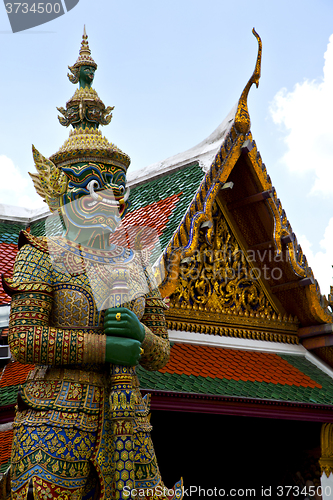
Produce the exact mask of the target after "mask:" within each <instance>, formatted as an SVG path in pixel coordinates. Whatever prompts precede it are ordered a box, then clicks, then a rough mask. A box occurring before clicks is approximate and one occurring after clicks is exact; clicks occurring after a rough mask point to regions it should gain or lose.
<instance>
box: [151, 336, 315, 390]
mask: <svg viewBox="0 0 333 500" xmlns="http://www.w3.org/2000/svg"><path fill="white" fill-rule="evenodd" d="M195 352H196V356H193V346H191V345H190V344H175V345H174V346H173V348H172V358H171V360H170V361H169V362H168V363H167V364H166V366H165V367H164V368H162V369H161V370H159V371H160V372H161V373H171V374H172V373H177V374H179V375H181V374H186V375H190V374H191V375H195V376H199V375H201V376H202V377H211V378H218V379H228V380H242V381H244V382H246V381H251V382H267V383H273V384H281V385H296V386H298V387H299V386H302V387H311V388H314V387H317V388H319V389H321V387H322V386H321V385H320V384H318V383H317V382H316V381H314V380H312V379H311V378H310V377H309V376H308V375H305V374H304V373H302V372H301V371H300V370H298V369H297V368H295V367H294V366H292V365H291V364H290V363H288V361H286V360H284V359H282V358H281V357H280V356H278V355H277V354H274V353H267V352H265V353H264V352H253V351H241V350H235V349H222V348H218V347H207V346H201V345H197V346H195ZM250 361H251V363H250ZM252 361H253V363H252Z"/></svg>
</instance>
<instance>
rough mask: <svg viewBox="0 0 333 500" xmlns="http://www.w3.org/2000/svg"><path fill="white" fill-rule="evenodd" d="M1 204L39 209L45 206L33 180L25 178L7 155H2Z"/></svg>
mask: <svg viewBox="0 0 333 500" xmlns="http://www.w3.org/2000/svg"><path fill="white" fill-rule="evenodd" d="M0 179H1V183H0V203H2V204H5V205H14V206H21V207H25V208H39V207H43V206H45V203H43V200H42V198H41V197H40V196H39V195H38V194H37V193H36V192H35V190H34V187H33V183H32V180H31V179H30V177H29V176H28V175H26V176H23V175H22V174H21V172H20V171H19V169H18V168H17V167H16V166H15V165H14V162H13V161H12V160H11V159H10V158H8V157H7V156H5V155H0Z"/></svg>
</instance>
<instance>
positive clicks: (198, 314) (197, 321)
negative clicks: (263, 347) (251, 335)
mask: <svg viewBox="0 0 333 500" xmlns="http://www.w3.org/2000/svg"><path fill="white" fill-rule="evenodd" d="M177 305H178V304H177ZM177 305H176V306H172V305H170V308H169V310H168V311H167V312H166V319H167V321H168V322H169V323H170V322H176V323H186V324H191V325H195V328H201V331H202V332H203V331H204V330H205V329H206V330H207V331H205V332H204V333H210V330H211V328H208V327H214V328H215V327H216V328H223V329H225V328H227V329H228V328H236V329H239V328H240V329H244V328H245V329H251V330H257V331H260V330H263V329H264V330H265V332H266V333H267V334H269V335H271V334H273V335H282V336H285V335H288V334H289V335H295V336H297V332H298V326H299V323H298V319H297V318H296V317H295V318H293V317H292V316H289V317H288V316H286V315H285V316H282V315H281V314H279V315H277V314H275V313H273V314H272V315H265V314H263V313H255V312H250V313H248V312H247V311H245V312H242V311H238V312H236V311H232V310H230V309H223V310H222V309H218V310H212V309H210V310H207V308H203V307H198V306H196V305H194V306H193V307H191V306H189V305H186V306H184V307H179V305H178V307H177ZM191 328H192V327H191ZM190 331H192V330H190ZM297 339H298V336H297ZM274 342H280V340H278V341H276V340H274ZM282 342H284V340H282ZM297 343H298V340H297Z"/></svg>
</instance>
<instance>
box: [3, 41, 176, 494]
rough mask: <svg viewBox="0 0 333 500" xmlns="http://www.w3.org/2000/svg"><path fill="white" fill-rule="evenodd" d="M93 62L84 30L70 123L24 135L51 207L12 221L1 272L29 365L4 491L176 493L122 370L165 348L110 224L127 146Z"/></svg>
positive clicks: (131, 370) (135, 240)
mask: <svg viewBox="0 0 333 500" xmlns="http://www.w3.org/2000/svg"><path fill="white" fill-rule="evenodd" d="M96 68H97V65H96V63H95V62H94V60H93V59H92V57H91V52H90V49H89V46H88V41H87V35H86V33H85V32H84V35H83V40H82V44H81V49H80V54H79V57H78V60H77V62H76V63H75V64H74V66H72V67H70V68H69V69H70V71H71V73H70V74H69V75H68V76H69V78H70V80H71V81H72V82H73V83H79V88H78V89H77V90H76V91H75V93H74V96H73V97H72V98H71V99H70V100H69V101H68V102H67V105H66V109H64V108H59V111H60V113H61V114H62V116H61V117H59V120H60V122H61V124H62V125H64V126H69V125H71V126H72V127H73V129H72V130H71V133H70V136H69V138H68V140H67V141H66V142H65V144H64V145H63V146H62V148H61V149H60V150H59V151H58V152H57V153H56V154H54V155H53V156H51V157H50V158H49V159H46V158H44V157H43V156H42V155H41V154H40V153H39V152H38V151H37V150H36V149H35V148H34V149H33V155H34V160H35V165H36V169H37V173H34V174H31V177H32V179H33V181H34V184H35V187H36V190H37V192H38V193H39V194H40V195H41V196H43V198H44V199H45V201H46V202H47V204H48V206H49V208H50V210H51V212H52V213H53V214H54V215H53V216H52V217H50V218H49V220H48V221H47V222H46V234H45V236H44V237H36V236H33V235H31V234H30V233H28V232H26V231H23V232H22V233H21V234H20V238H19V253H18V255H17V258H16V262H15V267H14V273H13V278H12V279H4V287H5V289H6V291H7V292H8V293H10V295H11V296H12V305H11V315H10V329H9V343H10V348H11V352H12V354H13V356H14V357H15V359H16V360H17V361H19V362H20V363H30V364H34V365H35V368H34V369H33V371H32V372H31V373H30V375H29V377H28V380H27V383H26V384H25V385H24V387H23V388H22V390H21V392H20V393H19V396H18V406H17V412H16V417H15V422H14V441H13V450H12V463H11V495H12V499H13V500H26V499H27V498H28V499H37V500H46V499H59V500H60V499H61V500H74V499H75V500H80V499H84V500H97V499H101V500H102V499H108V500H109V499H125V498H127V499H134V498H138V499H139V498H142V499H153V498H154V499H155V498H158V499H166V498H169V499H171V498H182V487H181V482H179V483H177V485H176V486H175V487H174V488H173V489H170V490H169V489H167V488H165V487H164V485H163V483H162V480H161V477H160V473H159V469H158V465H157V461H156V457H155V452H154V448H153V445H152V441H151V438H150V430H151V426H150V423H149V401H148V398H147V397H145V398H142V396H141V394H140V391H139V388H138V385H139V384H138V379H137V377H136V374H135V365H137V364H138V363H140V364H141V365H142V366H143V367H144V368H146V369H147V370H157V369H159V368H161V367H163V366H164V365H165V364H166V363H167V361H168V357H169V340H168V335H167V329H166V323H165V317H164V309H165V304H164V301H163V300H162V298H161V296H160V294H159V292H158V288H157V286H156V284H155V282H154V277H153V275H152V271H151V268H150V264H149V251H148V250H147V249H146V248H145V245H144V244H142V242H144V239H145V237H144V235H143V233H142V231H141V230H140V231H137V230H134V231H132V233H131V234H130V232H129V231H128V232H127V233H126V237H125V236H124V233H123V232H122V231H121V220H122V218H123V217H124V215H125V213H126V210H127V208H128V203H129V202H128V200H127V198H128V194H129V190H128V189H127V187H126V171H127V168H128V166H129V163H130V159H129V157H128V156H127V155H126V154H124V153H123V152H122V151H120V150H119V149H118V148H117V147H116V146H115V145H114V144H111V143H109V142H108V141H107V140H106V139H105V138H104V137H103V136H102V134H101V132H100V130H99V125H107V124H108V123H109V122H110V121H111V111H112V109H113V108H110V107H109V108H106V107H105V105H104V104H103V102H102V101H101V100H100V99H99V97H98V95H97V93H96V91H95V90H94V89H92V88H91V84H92V81H93V78H94V73H95V70H96ZM148 239H151V238H148ZM129 240H130V243H128V242H129ZM131 242H132V244H131Z"/></svg>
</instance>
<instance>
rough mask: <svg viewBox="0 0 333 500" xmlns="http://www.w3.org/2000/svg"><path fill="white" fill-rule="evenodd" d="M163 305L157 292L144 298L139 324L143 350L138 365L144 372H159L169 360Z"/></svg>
mask: <svg viewBox="0 0 333 500" xmlns="http://www.w3.org/2000/svg"><path fill="white" fill-rule="evenodd" d="M165 308H166V307H165V304H164V301H163V300H162V298H161V297H160V295H159V293H158V291H155V292H154V293H152V294H151V295H150V296H148V297H146V307H145V312H144V315H143V317H142V319H141V323H142V324H143V326H144V328H145V338H144V340H143V342H142V344H141V347H142V349H143V350H144V352H143V354H142V356H141V360H140V364H141V365H142V366H143V367H144V368H146V370H150V371H153V370H159V369H160V368H163V366H165V365H166V364H167V362H168V360H169V355H170V342H169V337H168V330H167V327H166V321H165V314H164V311H165Z"/></svg>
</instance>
